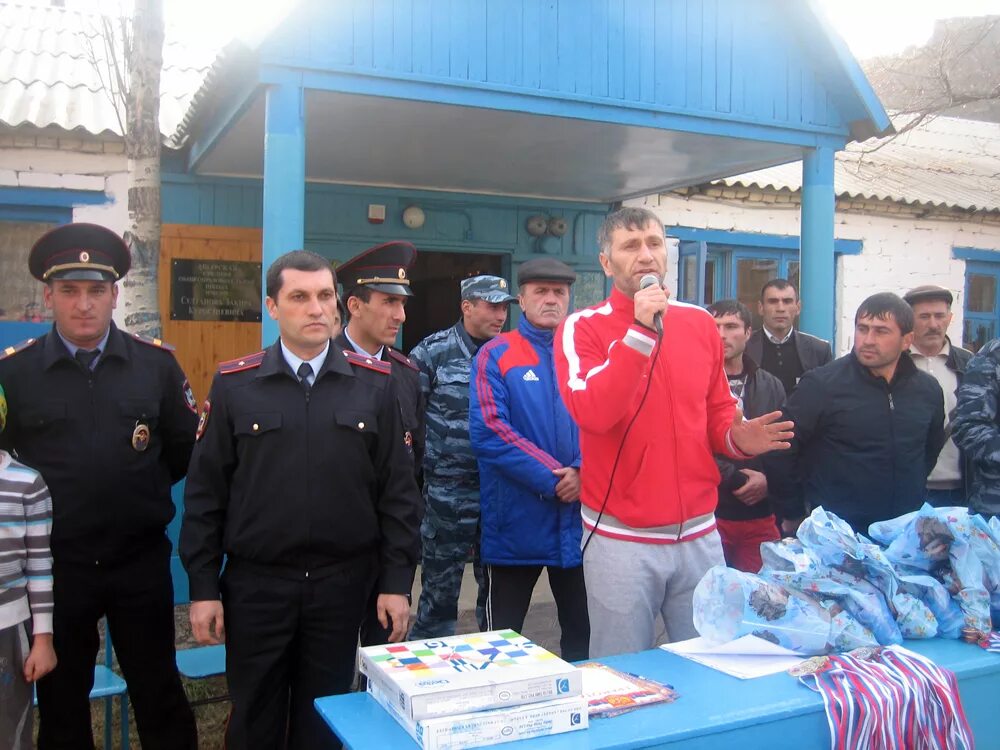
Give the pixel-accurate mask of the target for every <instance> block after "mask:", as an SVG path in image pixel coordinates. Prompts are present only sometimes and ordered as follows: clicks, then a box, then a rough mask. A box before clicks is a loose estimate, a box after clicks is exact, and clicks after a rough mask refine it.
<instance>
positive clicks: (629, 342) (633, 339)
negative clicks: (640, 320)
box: [622, 326, 656, 357]
mask: <svg viewBox="0 0 1000 750" xmlns="http://www.w3.org/2000/svg"><path fill="white" fill-rule="evenodd" d="M622 343H623V344H625V346H627V347H630V348H632V349H635V350H636V351H637V352H640V353H642V354H645V355H646V356H647V357H648V356H649V355H650V354H652V353H653V348H654V347H655V346H656V339H654V338H653V337H652V336H648V335H646V334H645V333H642V332H641V331H639V330H638V329H637V328H636V327H634V326H633V327H632V328H629V329H628V331H626V332H625V338H623V339H622Z"/></svg>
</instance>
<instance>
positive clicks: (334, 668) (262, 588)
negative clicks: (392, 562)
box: [222, 555, 377, 750]
mask: <svg viewBox="0 0 1000 750" xmlns="http://www.w3.org/2000/svg"><path fill="white" fill-rule="evenodd" d="M376 565H377V561H376V558H375V556H374V555H372V556H365V557H363V558H359V559H355V560H351V561H347V562H343V563H339V564H337V565H336V566H330V567H328V568H326V569H324V570H323V571H322V572H316V573H311V574H310V577H309V578H293V577H291V576H290V575H285V573H284V572H283V571H281V570H278V569H274V568H270V567H268V566H260V565H253V564H248V563H241V561H239V560H235V561H234V560H230V561H229V563H228V565H227V566H226V569H225V572H224V573H223V576H222V603H223V608H224V612H225V618H226V676H227V678H228V680H229V695H230V697H231V699H232V712H231V714H230V717H229V726H228V728H227V730H226V749H227V750H257V749H259V750H280V749H281V748H285V747H288V748H292V749H293V750H322V749H323V748H339V747H340V743H339V742H338V741H337V739H336V737H335V736H334V734H333V732H332V731H331V730H330V728H329V727H328V726H327V725H326V723H325V722H324V721H323V719H322V718H321V717H320V715H319V713H317V711H316V709H315V707H314V706H313V700H315V699H316V698H319V697H321V696H324V695H335V694H338V693H346V692H348V691H349V690H350V689H351V682H352V681H353V678H354V663H355V658H356V652H357V645H358V629H359V628H360V627H361V622H362V620H363V619H364V616H365V609H366V605H367V603H368V596H369V594H370V592H371V589H372V587H373V585H374V582H375V574H376Z"/></svg>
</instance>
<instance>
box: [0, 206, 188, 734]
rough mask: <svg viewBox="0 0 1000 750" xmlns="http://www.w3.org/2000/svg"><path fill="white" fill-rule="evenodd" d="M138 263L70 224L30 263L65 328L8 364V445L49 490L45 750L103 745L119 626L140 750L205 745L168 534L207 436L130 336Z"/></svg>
mask: <svg viewBox="0 0 1000 750" xmlns="http://www.w3.org/2000/svg"><path fill="white" fill-rule="evenodd" d="M129 266H130V258H129V250H128V248H127V247H126V245H125V243H124V242H123V241H122V239H121V237H119V236H118V235H117V234H115V233H114V232H112V231H110V230H109V229H106V228H104V227H101V226H97V225H94V224H67V225H64V226H60V227H57V228H56V229H53V230H52V231H50V232H48V233H47V234H45V235H44V236H43V237H42V238H41V239H39V240H38V241H37V242H36V243H35V245H34V247H32V248H31V253H30V255H29V259H28V267H29V269H30V271H31V274H32V275H33V276H34V277H35V278H36V279H38V280H39V281H41V282H43V283H44V284H45V286H44V288H43V290H42V293H43V299H44V302H45V306H46V308H48V309H49V310H51V311H52V315H53V318H54V325H53V327H52V330H51V331H49V332H48V333H46V334H44V335H43V336H41V337H39V338H37V339H29V340H27V341H25V342H22V343H21V344H18V345H16V346H12V347H8V348H7V349H6V350H4V351H3V352H2V353H0V382H2V383H3V386H4V389H5V390H6V392H7V400H8V402H9V403H10V406H11V409H10V418H9V421H8V424H7V429H6V430H5V431H4V433H3V434H2V435H0V445H2V447H4V448H6V449H7V450H12V451H14V452H16V454H17V456H18V460H20V461H22V462H23V463H25V464H27V465H29V466H31V467H32V468H34V469H37V470H38V471H39V472H40V473H41V475H42V477H43V478H44V479H45V482H46V484H47V485H48V486H49V489H50V490H51V493H52V507H53V528H52V556H53V561H54V565H53V575H54V589H55V613H54V620H53V630H54V643H55V649H56V653H57V654H58V657H59V664H58V666H57V667H56V669H55V670H54V671H53V672H52V673H51V674H50V675H48V676H47V677H45V678H44V679H42V680H41V681H40V682H39V683H38V705H39V713H40V726H39V735H38V745H39V747H40V748H42V750H48V749H49V748H72V749H73V750H78V749H79V748H92V747H93V746H94V745H93V738H92V733H91V726H90V700H89V695H90V690H91V687H92V685H93V680H94V662H95V659H96V657H97V651H98V647H99V645H100V636H99V633H98V627H97V624H98V620H100V618H101V617H106V618H107V626H108V630H109V631H110V635H111V638H112V640H113V642H114V648H115V652H116V654H117V656H118V662H119V664H120V666H121V669H122V673H123V674H124V676H125V680H126V682H127V683H128V692H129V698H130V700H131V702H132V704H133V706H134V708H135V719H136V724H137V726H138V730H139V737H140V739H141V741H142V746H143V748H147V749H148V748H185V749H187V748H195V747H197V735H196V728H195V722H194V716H193V714H192V713H191V709H190V707H189V706H188V703H187V698H186V697H185V695H184V690H183V688H182V686H181V682H180V678H179V677H178V674H177V666H176V663H175V660H174V608H173V586H172V583H171V577H170V542H169V540H168V539H167V537H166V533H165V531H166V526H167V524H168V523H169V522H170V520H171V519H172V518H173V516H174V505H173V502H172V500H171V497H170V487H171V485H173V484H174V483H175V482H177V481H179V480H180V479H182V478H183V477H184V475H185V473H186V472H187V465H188V460H189V458H190V455H191V449H192V446H193V443H194V430H195V426H196V423H197V415H196V408H197V407H196V404H195V400H194V396H193V394H192V393H191V388H190V386H189V385H188V381H187V379H186V378H185V377H184V373H183V371H182V370H181V367H180V365H179V364H178V363H177V360H176V359H175V358H174V355H173V354H172V353H171V351H172V349H171V347H170V346H168V345H167V344H165V343H163V342H162V341H160V340H159V339H146V338H143V337H140V336H138V335H136V334H128V333H125V332H124V331H121V330H119V329H118V327H117V326H116V325H115V324H114V322H113V321H112V319H111V317H112V311H113V310H114V308H115V306H116V304H117V300H118V288H117V286H116V282H117V281H119V280H120V279H121V278H122V277H124V276H125V274H126V273H128V270H129Z"/></svg>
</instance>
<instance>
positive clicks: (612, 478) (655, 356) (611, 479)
mask: <svg viewBox="0 0 1000 750" xmlns="http://www.w3.org/2000/svg"><path fill="white" fill-rule="evenodd" d="M662 345H663V337H662V336H657V337H656V350H655V351H654V352H653V358H652V360H651V361H650V363H649V378H648V379H647V380H646V390H645V391H643V393H642V398H641V399H640V400H639V406H637V407H636V410H635V414H633V415H632V419H630V420H629V423H628V425H627V426H626V427H625V432H624V434H623V435H622V441H621V443H619V445H618V454H617V455H616V456H615V462H614V463H613V464H612V465H611V476H610V477H608V489H607V492H605V493H604V500H602V501H601V510H600V511H598V513H597V520H596V521H594V526H593V528H592V529H591V530H590V533H589V534H587V540H586V541H585V542H584V543H583V547H582V548H581V549H580V557H581V558H582V557H583V555H584V554H586V552H587V547H588V546H589V545H590V540H591V539H593V538H594V532H595V531H597V527H598V526H600V525H601V518H603V517H604V510H605V508H607V507H608V498H610V497H611V488H612V487H614V486H615V473H616V472H617V471H618V462H619V461H620V460H621V457H622V451H623V450H624V449H625V441H626V440H628V435H629V433H630V432H631V431H632V425H634V424H635V420H636V419H638V418H639V414H640V413H642V405H643V404H645V403H646V397H647V396H649V389H650V387H651V386H652V385H653V373H654V372H655V370H656V362H657V360H658V359H659V358H660V349H661V348H662ZM623 346H624V345H623Z"/></svg>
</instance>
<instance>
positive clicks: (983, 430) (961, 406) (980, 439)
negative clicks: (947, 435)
mask: <svg viewBox="0 0 1000 750" xmlns="http://www.w3.org/2000/svg"><path fill="white" fill-rule="evenodd" d="M998 405H1000V339H993V340H992V341H990V342H989V343H987V344H986V345H985V346H983V348H982V349H980V350H979V353H978V354H976V355H975V356H974V357H973V358H972V359H970V360H969V364H968V365H966V368H965V378H964V379H963V380H962V386H961V387H960V388H959V389H958V404H957V406H956V407H955V416H954V418H953V419H952V422H951V429H952V437H953V438H954V439H955V443H956V444H957V445H958V447H959V448H961V449H962V450H963V451H964V452H965V456H966V458H967V464H966V465H967V467H968V469H969V470H970V471H971V473H972V477H971V482H969V485H970V486H969V509H970V510H971V511H973V512H975V513H982V514H983V515H984V516H986V517H989V516H995V515H1000V412H998Z"/></svg>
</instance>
